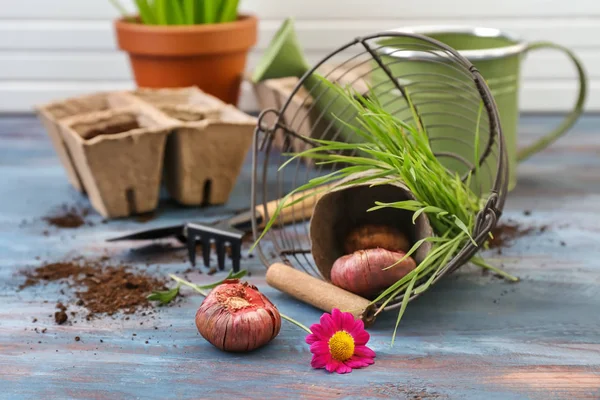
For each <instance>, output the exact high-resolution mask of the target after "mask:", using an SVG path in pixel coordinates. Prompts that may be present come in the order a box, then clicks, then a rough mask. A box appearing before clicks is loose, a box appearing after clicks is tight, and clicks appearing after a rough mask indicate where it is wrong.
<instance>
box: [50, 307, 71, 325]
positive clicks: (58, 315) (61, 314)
mask: <svg viewBox="0 0 600 400" xmlns="http://www.w3.org/2000/svg"><path fill="white" fill-rule="evenodd" d="M56 308H58V311H57V312H55V313H54V321H55V322H56V323H57V324H58V325H62V324H64V323H65V322H67V320H68V319H69V316H68V315H67V313H66V311H67V307H65V305H64V304H63V303H57V304H56Z"/></svg>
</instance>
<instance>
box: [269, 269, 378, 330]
mask: <svg viewBox="0 0 600 400" xmlns="http://www.w3.org/2000/svg"><path fill="white" fill-rule="evenodd" d="M266 280H267V284H269V286H271V287H274V288H275V289H277V290H280V291H282V292H283V293H286V294H289V295H290V296H292V297H294V298H296V299H298V300H300V301H302V302H304V303H308V304H310V305H312V306H314V307H316V308H318V309H320V310H323V311H325V312H331V310H333V309H334V308H337V309H339V310H340V311H343V312H349V313H352V315H354V317H355V318H360V319H362V320H363V322H364V324H365V326H369V325H371V324H372V323H373V322H374V321H375V316H374V307H373V306H370V305H369V304H370V301H369V300H367V299H365V298H363V297H360V296H358V295H356V294H354V293H351V292H348V291H347V290H344V289H342V288H340V287H337V286H335V285H333V284H331V283H329V282H326V281H324V280H321V279H319V278H315V277H314V276H311V275H309V274H307V273H305V272H302V271H299V270H297V269H294V268H292V267H290V266H288V265H285V264H281V263H275V264H272V265H271V266H270V267H269V268H268V269H267V275H266Z"/></svg>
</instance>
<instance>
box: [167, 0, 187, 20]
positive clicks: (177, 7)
mask: <svg viewBox="0 0 600 400" xmlns="http://www.w3.org/2000/svg"><path fill="white" fill-rule="evenodd" d="M170 1H171V2H170V3H169V4H170V7H169V17H170V18H169V24H170V25H185V24H186V23H187V21H186V19H185V16H184V13H183V5H182V4H181V0H170Z"/></svg>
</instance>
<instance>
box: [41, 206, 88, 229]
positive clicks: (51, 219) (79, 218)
mask: <svg viewBox="0 0 600 400" xmlns="http://www.w3.org/2000/svg"><path fill="white" fill-rule="evenodd" d="M90 211H91V210H90V209H89V208H83V207H78V206H73V205H69V204H63V205H61V206H60V207H58V209H56V210H54V211H53V212H52V213H51V214H49V215H47V216H45V217H44V218H43V220H44V221H46V222H47V223H49V224H50V225H52V226H56V227H58V228H79V227H80V226H82V225H86V224H88V225H90V224H91V223H90V222H87V221H86V217H87V216H88V215H89V214H90ZM46 232H47V231H46Z"/></svg>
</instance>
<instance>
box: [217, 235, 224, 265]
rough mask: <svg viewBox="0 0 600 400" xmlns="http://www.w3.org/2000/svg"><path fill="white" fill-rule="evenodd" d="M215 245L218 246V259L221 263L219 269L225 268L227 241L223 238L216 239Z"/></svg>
mask: <svg viewBox="0 0 600 400" xmlns="http://www.w3.org/2000/svg"><path fill="white" fill-rule="evenodd" d="M215 246H216V248H217V260H218V264H219V269H220V270H224V269H225V242H223V241H222V240H216V242H215Z"/></svg>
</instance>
